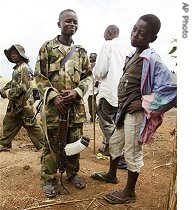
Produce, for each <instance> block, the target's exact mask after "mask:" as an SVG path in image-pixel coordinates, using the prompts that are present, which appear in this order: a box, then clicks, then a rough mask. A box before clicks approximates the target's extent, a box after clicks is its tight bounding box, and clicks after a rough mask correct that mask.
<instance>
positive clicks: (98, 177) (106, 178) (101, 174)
mask: <svg viewBox="0 0 192 210" xmlns="http://www.w3.org/2000/svg"><path fill="white" fill-rule="evenodd" d="M91 178H93V179H95V180H99V181H105V182H109V183H112V184H118V183H119V180H118V179H117V177H115V178H113V179H110V178H109V176H108V175H107V173H105V172H95V173H93V174H92V175H91Z"/></svg>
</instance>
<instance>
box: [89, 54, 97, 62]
mask: <svg viewBox="0 0 192 210" xmlns="http://www.w3.org/2000/svg"><path fill="white" fill-rule="evenodd" d="M96 59H97V53H90V55H89V60H90V63H94V62H96Z"/></svg>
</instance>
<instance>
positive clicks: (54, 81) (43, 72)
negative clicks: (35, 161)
mask: <svg viewBox="0 0 192 210" xmlns="http://www.w3.org/2000/svg"><path fill="white" fill-rule="evenodd" d="M71 47H72V46H65V45H62V44H61V43H59V42H58V40H57V37H56V38H54V39H53V40H49V41H46V42H45V43H44V44H43V45H42V47H41V49H40V51H39V55H38V60H37V63H36V68H35V79H36V83H37V87H38V89H39V92H40V95H41V97H42V98H46V99H45V100H46V104H44V106H45V113H44V114H45V117H46V119H45V120H46V126H47V134H48V141H49V144H50V145H51V148H52V150H53V151H54V153H55V154H56V155H57V153H58V142H57V134H58V133H57V130H58V118H59V112H58V110H57V108H56V107H55V106H54V104H53V102H52V100H53V99H54V98H55V97H56V96H58V95H59V94H60V93H61V92H63V91H65V90H72V89H73V90H75V91H76V92H77V93H78V96H79V97H78V99H76V100H75V102H74V103H73V104H72V105H71V106H70V113H69V128H68V133H67V143H73V142H75V141H77V140H78V139H79V138H80V137H81V136H82V134H83V123H84V122H85V121H86V113H85V107H84V102H83V100H82V97H83V96H84V95H85V94H86V92H87V90H88V86H89V84H90V83H91V80H92V70H91V66H90V63H89V59H88V56H87V52H86V50H85V49H84V48H83V47H82V46H79V45H77V46H76V50H75V52H74V53H73V54H72V55H71V57H70V58H69V59H68V60H67V62H66V63H65V65H64V66H63V67H62V66H61V61H62V59H63V58H64V57H65V56H66V54H67V53H68V52H69V51H70V49H71ZM46 93H47V96H46V97H45V94H46ZM44 103H45V101H44ZM43 124H44V123H43ZM79 156H80V155H79V154H76V155H73V156H70V157H67V158H68V161H69V162H70V163H71V164H73V165H74V166H75V168H76V170H75V171H73V170H69V169H66V173H67V176H68V177H69V178H70V177H73V176H75V175H76V174H77V172H78V171H79ZM56 162H57V161H56V160H54V158H53V156H52V155H51V152H50V148H49V145H48V143H47V142H46V143H45V148H44V150H43V154H42V174H41V178H42V180H43V182H44V183H48V182H52V183H53V182H56V173H57V168H58V166H57V163H56Z"/></svg>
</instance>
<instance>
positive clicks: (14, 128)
mask: <svg viewBox="0 0 192 210" xmlns="http://www.w3.org/2000/svg"><path fill="white" fill-rule="evenodd" d="M21 127H24V128H25V129H26V130H27V133H28V135H29V138H30V139H31V141H32V143H33V144H34V146H35V148H36V149H40V148H42V146H43V144H44V134H43V130H42V128H41V126H40V125H39V124H38V122H37V120H36V119H35V120H34V121H33V122H32V123H29V119H27V118H24V117H20V116H19V115H16V116H8V115H5V117H4V119H3V136H2V137H1V139H0V145H2V146H7V145H9V144H10V143H11V142H12V140H13V139H14V137H15V136H16V135H17V134H18V132H19V131H20V129H21Z"/></svg>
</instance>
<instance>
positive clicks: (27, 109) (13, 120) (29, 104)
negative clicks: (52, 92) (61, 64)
mask: <svg viewBox="0 0 192 210" xmlns="http://www.w3.org/2000/svg"><path fill="white" fill-rule="evenodd" d="M12 48H16V50H17V51H18V52H19V53H20V54H21V56H22V57H23V58H24V60H25V58H26V57H25V55H24V48H23V47H22V46H20V45H13V46H12V47H11V48H10V49H9V50H5V54H6V56H7V58H8V59H9V61H11V62H12V60H11V58H10V51H11V49H12ZM22 53H23V54H22ZM26 60H27V58H26ZM29 69H30V66H29V65H28V64H27V63H25V62H22V63H20V64H17V65H16V66H14V67H13V73H12V80H11V81H10V82H8V83H7V84H6V85H5V87H4V88H3V89H1V90H0V92H1V93H6V97H7V98H8V100H9V102H8V106H7V112H6V115H5V117H4V119H3V136H2V137H1V139H0V145H1V146H4V147H7V146H8V145H10V144H11V142H12V140H13V138H14V137H15V136H16V135H17V133H18V132H19V130H20V129H21V127H22V126H23V127H24V128H25V129H26V130H27V132H28V135H29V137H30V139H31V141H32V142H33V144H34V146H35V148H36V149H38V150H39V149H41V148H42V145H43V142H44V134H43V130H42V128H41V126H40V125H39V124H38V122H37V120H36V119H35V120H33V121H31V119H32V117H33V116H34V114H35V110H34V99H33V95H32V85H31V79H30V78H31V76H30V71H29Z"/></svg>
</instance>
